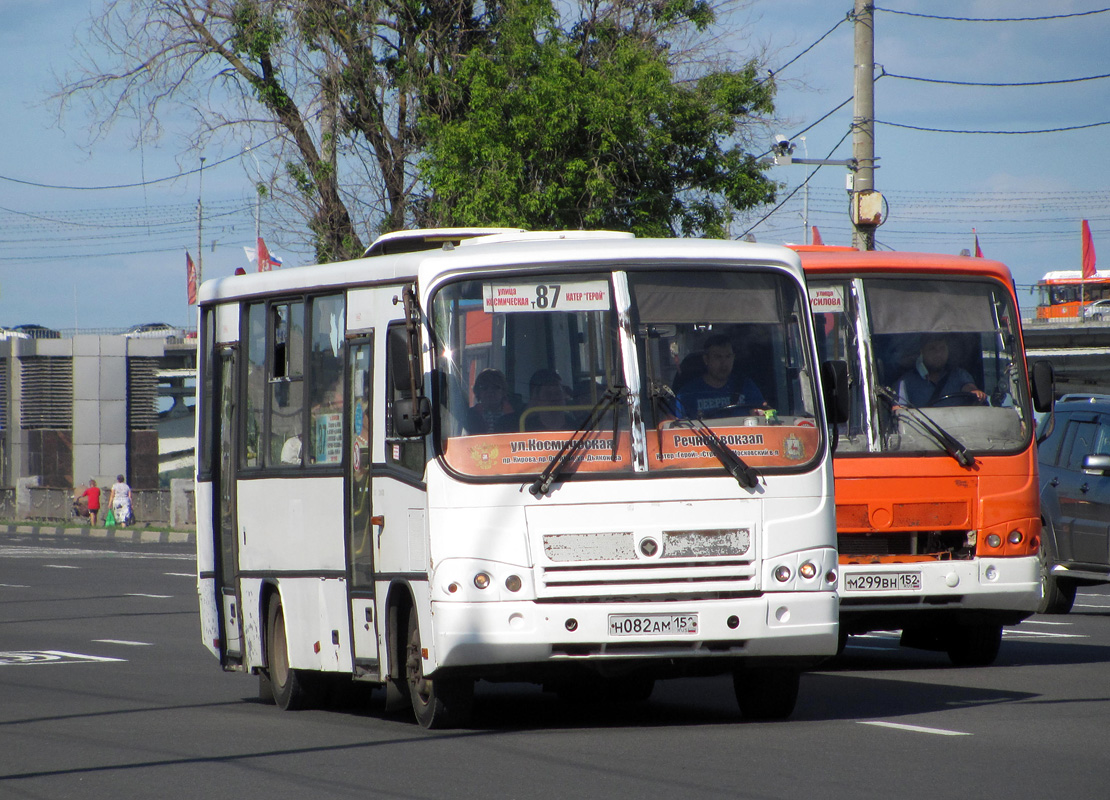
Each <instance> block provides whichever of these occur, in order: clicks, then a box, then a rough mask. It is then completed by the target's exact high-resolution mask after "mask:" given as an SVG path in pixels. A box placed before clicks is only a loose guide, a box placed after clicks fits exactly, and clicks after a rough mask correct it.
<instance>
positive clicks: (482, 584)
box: [474, 572, 489, 589]
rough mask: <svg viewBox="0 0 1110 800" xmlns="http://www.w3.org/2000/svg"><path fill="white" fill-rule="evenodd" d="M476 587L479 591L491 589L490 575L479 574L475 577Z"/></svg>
mask: <svg viewBox="0 0 1110 800" xmlns="http://www.w3.org/2000/svg"><path fill="white" fill-rule="evenodd" d="M474 585H475V586H476V587H477V588H479V589H485V588H488V587H489V573H488V572H479V573H478V574H477V575H475V576H474Z"/></svg>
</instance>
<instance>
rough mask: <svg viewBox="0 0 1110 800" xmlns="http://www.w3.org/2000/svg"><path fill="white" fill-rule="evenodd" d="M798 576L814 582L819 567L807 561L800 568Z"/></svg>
mask: <svg viewBox="0 0 1110 800" xmlns="http://www.w3.org/2000/svg"><path fill="white" fill-rule="evenodd" d="M798 574H799V575H801V576H802V577H803V578H805V579H806V580H807V581H809V580H813V579H814V578H815V577H817V565H816V564H814V563H813V562H812V561H807V562H805V563H804V564H802V565H801V566H800V567H798Z"/></svg>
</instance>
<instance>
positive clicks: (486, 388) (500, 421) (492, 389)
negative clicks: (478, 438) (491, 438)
mask: <svg viewBox="0 0 1110 800" xmlns="http://www.w3.org/2000/svg"><path fill="white" fill-rule="evenodd" d="M474 400H475V403H474V405H472V406H471V407H470V408H469V409H468V410H467V414H466V430H467V433H469V434H471V435H476V434H482V433H508V432H509V431H512V430H514V429H515V428H516V414H515V412H514V411H513V407H512V405H511V404H510V403H509V382H508V381H506V380H505V376H504V375H503V374H502V373H501V370H498V369H494V368H493V367H489V368H487V369H484V370H482V371H481V372H479V373H478V377H477V378H475V379H474Z"/></svg>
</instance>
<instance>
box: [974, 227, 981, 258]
mask: <svg viewBox="0 0 1110 800" xmlns="http://www.w3.org/2000/svg"><path fill="white" fill-rule="evenodd" d="M971 232H972V233H975V229H974V228H972V229H971ZM975 257H976V258H982V257H983V251H982V250H980V249H979V234H978V233H975Z"/></svg>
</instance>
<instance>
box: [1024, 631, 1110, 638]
mask: <svg viewBox="0 0 1110 800" xmlns="http://www.w3.org/2000/svg"><path fill="white" fill-rule="evenodd" d="M1005 633H1008V634H1010V635H1009V636H1007V637H1006V638H1012V637H1017V636H1023V637H1028V638H1030V639H1089V638H1091V637H1090V636H1088V635H1087V634H1085V633H1052V632H1051V631H1005Z"/></svg>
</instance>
